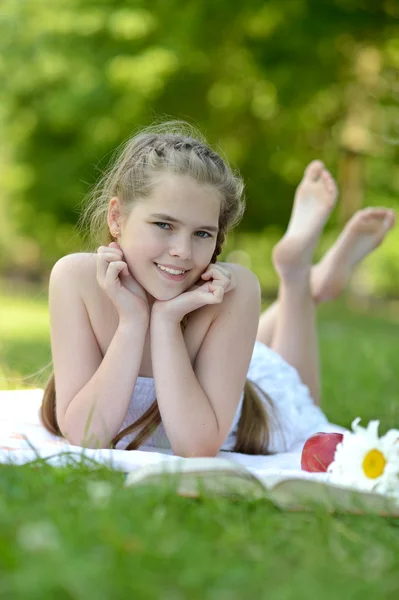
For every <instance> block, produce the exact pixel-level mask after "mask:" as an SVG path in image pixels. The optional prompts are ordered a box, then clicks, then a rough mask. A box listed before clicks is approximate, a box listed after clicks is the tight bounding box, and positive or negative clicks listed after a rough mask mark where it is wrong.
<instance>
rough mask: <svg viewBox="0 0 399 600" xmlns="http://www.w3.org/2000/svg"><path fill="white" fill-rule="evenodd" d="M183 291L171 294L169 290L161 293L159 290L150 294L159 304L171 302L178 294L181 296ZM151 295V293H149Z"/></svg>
mask: <svg viewBox="0 0 399 600" xmlns="http://www.w3.org/2000/svg"><path fill="white" fill-rule="evenodd" d="M183 292H185V290H180V291H179V292H177V293H176V292H172V291H171V290H165V291H163V292H161V291H160V290H156V291H155V290H154V294H151V295H152V297H153V298H154V299H155V300H159V301H160V302H166V301H167V300H173V298H177V296H180V294H183ZM150 293H151V292H150Z"/></svg>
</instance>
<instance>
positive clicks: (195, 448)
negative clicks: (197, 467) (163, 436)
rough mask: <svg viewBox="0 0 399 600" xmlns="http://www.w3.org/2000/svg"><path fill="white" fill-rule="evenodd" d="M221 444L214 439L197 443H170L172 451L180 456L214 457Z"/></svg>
mask: <svg viewBox="0 0 399 600" xmlns="http://www.w3.org/2000/svg"><path fill="white" fill-rule="evenodd" d="M220 447H221V444H219V443H217V444H215V442H214V441H210V442H207V443H198V444H192V443H191V444H187V445H186V444H175V445H172V450H173V453H174V454H175V455H176V456H181V457H182V458H215V457H216V456H217V455H218V453H219V450H220Z"/></svg>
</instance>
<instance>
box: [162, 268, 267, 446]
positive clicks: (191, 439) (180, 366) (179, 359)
mask: <svg viewBox="0 0 399 600" xmlns="http://www.w3.org/2000/svg"><path fill="white" fill-rule="evenodd" d="M232 268H234V269H235V271H236V279H237V285H236V288H235V289H234V290H232V291H231V292H229V293H228V294H226V295H225V296H224V298H223V301H222V303H221V304H220V305H219V311H218V314H217V316H216V317H215V319H214V320H213V322H212V324H211V326H210V327H209V330H208V332H207V334H206V336H205V338H204V340H203V342H202V344H201V348H200V350H199V352H198V355H197V358H196V360H195V364H194V368H193V367H192V365H191V362H190V358H189V356H188V352H187V347H186V344H185V341H184V338H183V334H182V332H181V328H180V323H179V322H175V321H174V320H173V319H170V318H168V316H167V315H166V314H165V313H163V312H162V311H160V312H156V311H154V310H153V313H152V316H151V326H150V332H151V354H152V367H153V373H154V379H155V387H156V393H157V400H158V405H159V410H160V413H161V417H162V422H163V425H164V427H165V430H166V433H167V435H168V438H169V441H170V443H171V446H172V449H173V451H174V453H175V454H178V455H180V456H185V457H190V456H215V455H216V454H217V453H218V451H219V450H220V447H221V446H222V444H223V442H224V441H225V439H226V438H227V436H228V433H229V431H230V427H231V425H232V422H233V419H234V415H235V412H236V410H237V406H238V403H239V400H240V396H241V393H242V390H243V388H244V384H245V379H246V375H247V372H248V366H249V363H250V360H251V356H252V350H253V346H254V342H255V338H256V332H257V327H258V323H259V314H260V288H259V282H258V280H257V278H256V277H255V275H254V274H253V273H251V272H250V271H249V270H247V269H245V268H244V267H239V266H237V265H234V267H232Z"/></svg>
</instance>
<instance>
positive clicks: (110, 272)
mask: <svg viewBox="0 0 399 600" xmlns="http://www.w3.org/2000/svg"><path fill="white" fill-rule="evenodd" d="M124 269H126V270H127V264H126V263H125V262H123V260H118V261H113V262H112V263H110V264H109V267H108V269H107V273H106V275H105V286H106V287H111V286H112V287H113V286H114V285H115V282H116V280H117V279H118V278H119V274H120V273H122V272H123V270H124Z"/></svg>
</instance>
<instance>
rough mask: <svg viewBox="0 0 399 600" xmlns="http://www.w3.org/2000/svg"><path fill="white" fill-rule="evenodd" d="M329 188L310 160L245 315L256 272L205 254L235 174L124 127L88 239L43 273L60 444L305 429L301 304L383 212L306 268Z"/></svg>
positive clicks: (53, 418)
mask: <svg viewBox="0 0 399 600" xmlns="http://www.w3.org/2000/svg"><path fill="white" fill-rule="evenodd" d="M166 127H168V126H166ZM169 127H172V126H171V125H169ZM336 197H337V190H336V186H335V183H334V181H333V179H332V177H331V175H330V174H329V173H328V171H327V170H326V169H325V167H324V165H323V163H321V162H319V161H314V162H313V163H311V164H310V165H309V166H308V168H307V169H306V171H305V174H304V178H303V180H302V182H301V184H300V185H299V187H298V189H297V192H296V195H295V201H294V207H293V212H292V216H291V220H290V223H289V226H288V230H287V232H286V234H285V235H284V237H283V238H282V240H281V241H280V242H279V243H278V244H277V246H276V247H275V249H274V253H273V260H274V265H275V268H276V270H277V272H278V274H279V276H280V291H279V299H278V302H277V303H276V304H275V305H274V306H273V307H271V308H270V309H269V310H268V311H266V312H265V313H264V314H263V315H262V316H261V318H260V321H259V311H260V291H259V284H258V281H257V279H256V277H255V276H254V275H253V274H252V273H251V272H250V271H249V270H247V269H245V268H244V267H242V266H239V265H235V264H225V263H216V260H217V256H218V255H219V254H220V252H221V249H222V245H223V242H224V240H225V236H226V233H227V231H228V229H229V228H230V227H232V226H233V225H235V224H236V223H237V222H238V221H239V219H240V217H241V216H242V213H243V210H244V202H243V183H242V181H241V179H240V178H239V177H238V175H237V174H235V173H234V172H233V171H232V170H231V169H230V168H229V166H228V165H227V163H226V162H225V161H224V160H223V159H222V158H221V157H220V156H219V155H218V154H216V153H215V152H213V151H212V150H211V149H210V148H209V146H208V145H207V144H206V142H204V141H203V140H202V138H200V137H199V136H198V137H196V136H192V135H187V134H186V132H185V130H184V129H179V127H177V129H176V127H175V128H174V129H171V130H170V131H168V130H167V129H166V130H165V127H164V128H161V129H160V130H156V129H154V128H150V129H149V130H146V131H144V132H142V133H140V134H139V135H137V136H135V137H133V139H131V140H130V141H129V142H128V143H127V144H126V145H125V147H124V149H123V152H122V153H121V155H120V156H119V158H118V160H117V161H116V162H115V164H114V166H113V167H112V168H111V169H110V170H109V172H108V173H107V174H106V175H105V177H104V178H103V180H102V182H100V184H99V186H98V187H97V188H96V189H95V191H94V193H93V196H92V201H91V203H90V205H89V207H88V209H87V212H86V214H85V216H84V219H85V218H88V217H90V218H91V229H92V231H94V232H95V233H100V234H101V235H102V236H103V238H102V239H103V245H101V246H100V247H99V248H98V250H97V253H80V254H73V255H69V256H65V257H64V258H62V259H61V260H59V261H58V262H57V263H56V265H55V266H54V268H53V271H52V273H51V277H50V292H49V305H50V322H51V345H52V357H53V364H54V374H53V375H52V377H51V379H50V381H49V383H48V385H47V388H46V390H45V394H44V399H43V405H42V420H43V422H44V424H45V426H46V427H47V428H48V429H49V430H50V431H51V432H53V433H56V434H60V435H63V436H65V438H67V440H68V441H69V442H71V443H72V444H75V445H82V446H88V447H104V448H105V447H109V446H110V445H112V446H113V447H117V448H126V449H129V450H132V449H136V448H138V447H140V446H141V445H152V446H156V447H171V448H172V450H173V452H174V453H175V454H177V455H180V456H186V457H190V456H215V455H216V454H217V452H218V451H219V450H220V449H223V450H234V451H237V452H244V453H251V454H266V453H270V452H281V451H284V450H289V449H290V447H291V446H292V445H293V444H294V443H295V442H297V441H298V440H305V439H306V437H308V436H309V435H311V434H312V433H314V432H316V431H318V430H320V428H322V427H323V425H324V424H325V423H326V422H327V419H326V417H325V415H324V414H323V412H322V411H321V409H320V408H319V406H318V404H319V395H320V389H319V388H320V384H319V367H318V350H317V334H316V325H315V303H316V302H317V301H320V300H325V299H328V298H332V297H334V296H336V295H338V293H340V291H341V290H342V288H343V286H344V284H345V283H346V280H347V278H348V276H349V274H350V272H351V270H352V268H353V266H354V265H355V264H356V263H357V262H359V260H361V259H362V258H363V257H364V256H365V255H366V254H367V253H368V252H370V251H371V250H372V249H373V248H374V247H375V246H376V245H378V243H380V242H381V241H382V239H383V237H384V235H385V233H386V231H388V229H390V228H391V227H392V225H393V223H394V214H393V213H392V211H389V210H386V209H366V210H365V211H360V212H359V213H357V214H356V215H355V216H354V217H353V219H352V220H351V221H350V222H349V224H348V225H347V226H346V228H345V230H344V232H343V234H342V235H341V237H340V238H339V239H338V241H337V243H336V244H335V245H334V247H333V248H332V249H331V250H330V252H329V253H328V254H327V255H326V257H325V258H324V259H323V261H322V262H321V263H320V264H319V265H317V266H316V267H314V268H313V269H312V256H313V251H314V249H315V246H316V244H317V242H318V239H319V236H320V233H321V231H322V229H323V226H324V224H325V222H326V221H327V219H328V217H329V215H330V213H331V211H332V209H333V208H334V205H335V201H336ZM111 240H113V241H111ZM315 301H316V302H315ZM255 340H256V341H255Z"/></svg>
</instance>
